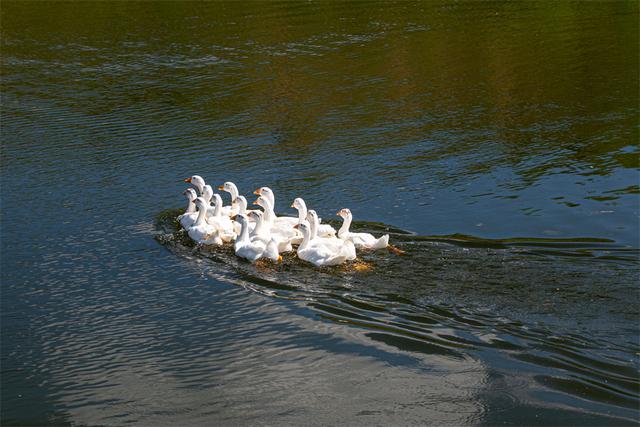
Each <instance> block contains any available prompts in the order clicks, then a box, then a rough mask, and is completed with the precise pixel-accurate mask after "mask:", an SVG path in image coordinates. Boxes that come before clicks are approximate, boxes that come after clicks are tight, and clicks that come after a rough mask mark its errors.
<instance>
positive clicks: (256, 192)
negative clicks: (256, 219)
mask: <svg viewBox="0 0 640 427" xmlns="http://www.w3.org/2000/svg"><path fill="white" fill-rule="evenodd" d="M253 194H257V195H258V196H259V195H260V189H259V188H258V189H257V190H256V191H254V192H253Z"/></svg>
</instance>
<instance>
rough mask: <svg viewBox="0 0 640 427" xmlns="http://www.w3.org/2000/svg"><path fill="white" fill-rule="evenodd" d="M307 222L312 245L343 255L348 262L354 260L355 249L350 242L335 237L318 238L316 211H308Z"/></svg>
mask: <svg viewBox="0 0 640 427" xmlns="http://www.w3.org/2000/svg"><path fill="white" fill-rule="evenodd" d="M307 221H308V222H309V232H310V235H309V239H310V240H311V242H312V243H313V244H316V245H322V246H324V247H327V248H329V249H331V250H332V251H334V252H336V253H342V254H345V255H346V256H347V260H348V261H351V260H354V259H356V247H355V245H354V244H353V242H352V241H350V240H343V239H340V238H337V237H335V236H328V237H322V236H318V228H319V225H320V220H319V218H318V215H317V214H316V211H314V210H312V209H310V210H309V211H308V212H307Z"/></svg>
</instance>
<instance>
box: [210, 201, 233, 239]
mask: <svg viewBox="0 0 640 427" xmlns="http://www.w3.org/2000/svg"><path fill="white" fill-rule="evenodd" d="M213 200H214V207H213V215H211V216H210V217H208V218H207V222H208V223H209V224H210V225H213V226H214V227H215V228H216V230H217V231H218V234H219V235H220V238H221V239H222V240H223V241H224V242H227V243H228V242H231V241H233V240H235V239H236V232H235V228H234V226H233V221H231V218H229V217H228V216H226V215H223V214H222V198H221V197H220V195H219V194H218V193H216V194H214V195H213Z"/></svg>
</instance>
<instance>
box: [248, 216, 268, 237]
mask: <svg viewBox="0 0 640 427" xmlns="http://www.w3.org/2000/svg"><path fill="white" fill-rule="evenodd" d="M264 232H265V229H264V217H263V216H262V215H260V216H259V217H258V219H256V227H255V228H254V229H253V233H251V235H252V236H261V235H263V234H264Z"/></svg>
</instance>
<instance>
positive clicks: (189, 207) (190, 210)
mask: <svg viewBox="0 0 640 427" xmlns="http://www.w3.org/2000/svg"><path fill="white" fill-rule="evenodd" d="M195 211H196V204H195V203H193V200H191V199H187V210H186V211H185V213H186V214H190V213H194V212H195Z"/></svg>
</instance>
